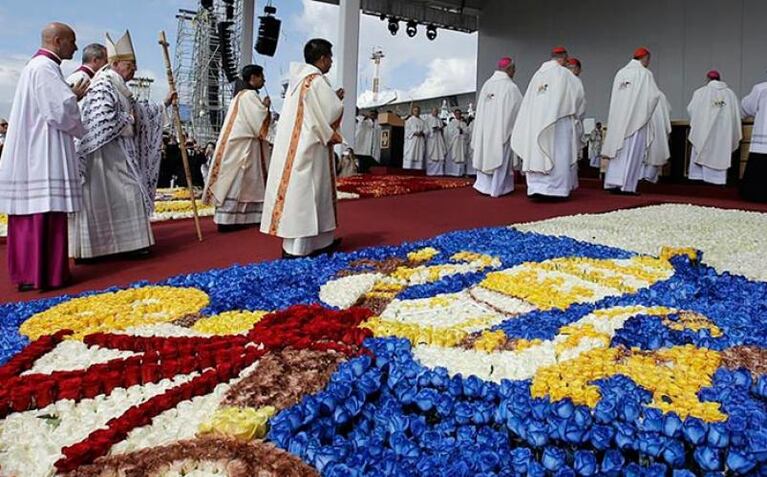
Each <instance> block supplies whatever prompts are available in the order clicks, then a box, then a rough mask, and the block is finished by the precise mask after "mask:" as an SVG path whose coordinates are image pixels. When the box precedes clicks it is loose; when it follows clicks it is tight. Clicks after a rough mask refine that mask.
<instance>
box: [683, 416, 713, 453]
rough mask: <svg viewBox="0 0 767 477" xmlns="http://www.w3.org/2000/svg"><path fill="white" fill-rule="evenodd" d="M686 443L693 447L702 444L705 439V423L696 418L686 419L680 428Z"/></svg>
mask: <svg viewBox="0 0 767 477" xmlns="http://www.w3.org/2000/svg"><path fill="white" fill-rule="evenodd" d="M682 431H683V432H684V437H685V439H687V442H689V443H690V444H692V445H694V446H698V445H701V444H703V442H704V440H705V439H706V432H707V429H706V423H705V422H703V421H701V420H700V419H698V418H696V417H688V418H687V419H685V421H684V426H683V427H682Z"/></svg>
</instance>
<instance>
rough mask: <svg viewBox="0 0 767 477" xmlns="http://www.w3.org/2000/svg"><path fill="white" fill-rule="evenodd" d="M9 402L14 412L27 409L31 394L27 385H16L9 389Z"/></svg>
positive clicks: (30, 401)
mask: <svg viewBox="0 0 767 477" xmlns="http://www.w3.org/2000/svg"><path fill="white" fill-rule="evenodd" d="M10 404H11V409H12V410H13V411H14V412H23V411H26V410H27V409H29V408H30V406H31V404H32V394H31V390H30V389H29V387H27V386H18V387H16V388H13V389H11V399H10Z"/></svg>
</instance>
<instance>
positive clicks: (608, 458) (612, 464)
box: [601, 449, 626, 475]
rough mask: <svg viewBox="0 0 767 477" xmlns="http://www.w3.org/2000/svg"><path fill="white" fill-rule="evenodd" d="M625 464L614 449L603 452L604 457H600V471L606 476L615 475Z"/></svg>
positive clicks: (621, 456) (618, 452)
mask: <svg viewBox="0 0 767 477" xmlns="http://www.w3.org/2000/svg"><path fill="white" fill-rule="evenodd" d="M625 462H626V460H625V459H624V457H623V454H621V452H620V451H618V450H616V449H609V450H607V451H605V453H604V456H603V457H602V466H601V470H602V472H603V473H605V474H608V475H613V474H617V473H618V472H620V471H621V469H623V464H624V463H625Z"/></svg>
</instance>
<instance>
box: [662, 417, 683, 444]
mask: <svg viewBox="0 0 767 477" xmlns="http://www.w3.org/2000/svg"><path fill="white" fill-rule="evenodd" d="M681 433H682V420H681V419H679V416H677V415H676V413H673V412H669V413H667V414H666V415H665V416H664V417H663V434H664V435H665V436H666V437H672V438H677V437H679V436H680V435H681Z"/></svg>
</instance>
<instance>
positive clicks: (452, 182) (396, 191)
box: [337, 174, 474, 198]
mask: <svg viewBox="0 0 767 477" xmlns="http://www.w3.org/2000/svg"><path fill="white" fill-rule="evenodd" d="M473 183H474V181H473V180H471V179H464V178H447V177H426V176H399V175H370V174H360V175H356V176H350V177H341V178H339V179H338V182H337V188H338V191H339V192H344V193H346V194H354V195H356V196H358V197H359V198H367V197H387V196H391V195H402V194H413V193H416V192H427V191H432V190H443V189H457V188H460V187H468V186H470V185H471V184H473Z"/></svg>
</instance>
